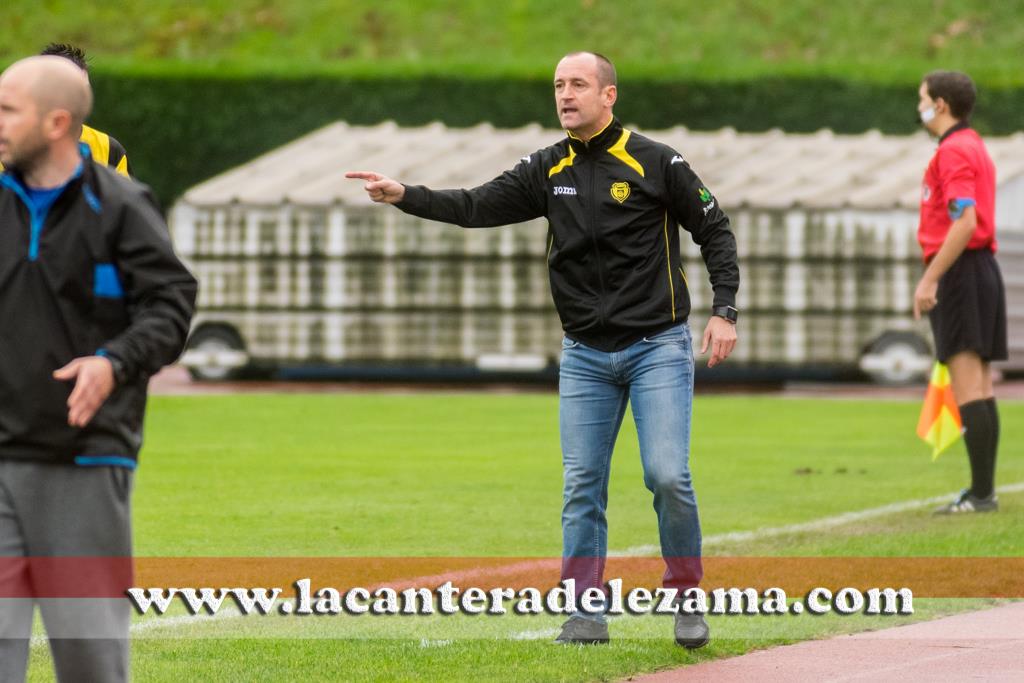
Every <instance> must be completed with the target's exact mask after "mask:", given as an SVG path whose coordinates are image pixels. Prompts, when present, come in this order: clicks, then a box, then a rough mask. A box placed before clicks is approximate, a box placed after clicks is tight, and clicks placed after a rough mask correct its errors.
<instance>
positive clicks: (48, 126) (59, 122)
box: [43, 109, 72, 140]
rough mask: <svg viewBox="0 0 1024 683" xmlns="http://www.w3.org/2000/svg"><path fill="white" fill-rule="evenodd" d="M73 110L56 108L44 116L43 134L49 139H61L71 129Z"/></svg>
mask: <svg viewBox="0 0 1024 683" xmlns="http://www.w3.org/2000/svg"><path fill="white" fill-rule="evenodd" d="M71 125H72V121H71V112H69V111H68V110H67V109H54V110H53V111H51V112H50V113H48V114H46V115H45V116H44V117H43V135H44V136H45V137H46V139H47V140H60V139H61V138H62V137H64V136H65V135H67V134H68V132H69V131H70V130H71Z"/></svg>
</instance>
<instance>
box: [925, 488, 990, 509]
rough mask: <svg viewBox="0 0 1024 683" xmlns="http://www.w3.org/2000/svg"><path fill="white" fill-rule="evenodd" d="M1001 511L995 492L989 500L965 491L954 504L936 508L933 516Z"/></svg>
mask: <svg viewBox="0 0 1024 683" xmlns="http://www.w3.org/2000/svg"><path fill="white" fill-rule="evenodd" d="M998 510H999V499H998V498H996V494H995V492H994V491H993V492H992V493H991V494H990V495H989V496H988V497H987V498H978V497H976V496H973V495H971V491H970V489H964V490H963V491H961V492H960V495H959V496H957V499H956V500H954V501H953V502H952V503H946V504H945V505H942V506H940V507H937V508H935V511H934V512H933V513H932V514H933V515H958V514H961V513H963V512H996V511H998Z"/></svg>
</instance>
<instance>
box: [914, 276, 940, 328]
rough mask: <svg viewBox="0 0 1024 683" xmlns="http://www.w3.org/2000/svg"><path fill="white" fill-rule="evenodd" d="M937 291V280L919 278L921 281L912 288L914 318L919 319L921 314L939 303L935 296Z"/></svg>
mask: <svg viewBox="0 0 1024 683" xmlns="http://www.w3.org/2000/svg"><path fill="white" fill-rule="evenodd" d="M938 293H939V283H938V281H937V280H932V279H931V278H929V277H923V278H921V281H920V282H918V283H917V289H916V290H914V320H920V319H921V314H923V313H927V312H928V311H930V310H932V309H933V308H935V305H936V304H937V303H939V300H938V298H936V297H937V296H938Z"/></svg>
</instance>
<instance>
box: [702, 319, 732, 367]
mask: <svg viewBox="0 0 1024 683" xmlns="http://www.w3.org/2000/svg"><path fill="white" fill-rule="evenodd" d="M709 346H710V347H711V358H709V359H708V367H709V368H713V367H715V366H716V365H718V364H719V363H721V362H722V361H723V360H725V359H726V358H728V357H729V354H730V353H732V350H733V349H734V348H736V325H734V324H733V323H731V322H729V321H728V320H726V319H725V318H722V317H719V316H717V315H713V316H711V317H710V318H709V319H708V325H707V327H705V328H704V343H703V344H701V347H700V353H701V355H704V354H705V353H707V351H708V347H709Z"/></svg>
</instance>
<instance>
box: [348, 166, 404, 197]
mask: <svg viewBox="0 0 1024 683" xmlns="http://www.w3.org/2000/svg"><path fill="white" fill-rule="evenodd" d="M345 177H346V178H353V179H356V180H365V181H366V185H365V186H364V188H363V189H365V190H366V194H368V195H370V199H371V200H373V201H375V202H383V203H385V204H397V203H398V202H400V201H402V197H404V196H405V185H402V183H400V182H398V181H397V180H392V179H391V178H388V177H387V176H382V175H381V174H380V173H374V172H372V171H349V172H348V173H346V174H345Z"/></svg>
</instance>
